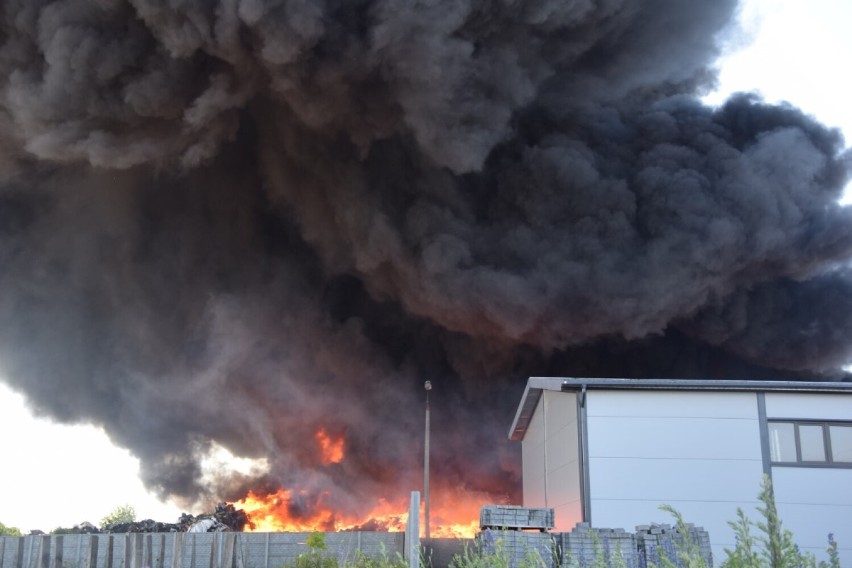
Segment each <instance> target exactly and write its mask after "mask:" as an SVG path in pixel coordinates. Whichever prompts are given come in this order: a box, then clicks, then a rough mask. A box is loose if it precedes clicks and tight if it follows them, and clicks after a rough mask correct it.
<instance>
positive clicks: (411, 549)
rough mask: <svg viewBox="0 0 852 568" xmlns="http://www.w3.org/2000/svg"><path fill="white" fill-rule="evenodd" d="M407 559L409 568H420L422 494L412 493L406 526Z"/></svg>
mask: <svg viewBox="0 0 852 568" xmlns="http://www.w3.org/2000/svg"><path fill="white" fill-rule="evenodd" d="M405 557H406V558H407V559H408V566H409V568H419V566H420V492H419V491H412V492H411V503H410V504H409V506H408V522H407V523H406V525H405Z"/></svg>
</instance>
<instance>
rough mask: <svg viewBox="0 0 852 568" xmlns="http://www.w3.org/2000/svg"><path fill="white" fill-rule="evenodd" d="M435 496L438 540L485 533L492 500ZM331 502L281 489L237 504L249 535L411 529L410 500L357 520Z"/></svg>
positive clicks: (382, 505)
mask: <svg viewBox="0 0 852 568" xmlns="http://www.w3.org/2000/svg"><path fill="white" fill-rule="evenodd" d="M434 497H435V499H434V501H432V506H431V514H430V516H431V525H432V530H431V536H433V537H453V538H471V537H473V535H474V533H476V531H477V530H479V509H480V508H481V507H482V505H485V504H486V503H491V502H493V498H489V497H488V496H487V495H480V494H470V493H467V492H464V491H454V490H450V491H442V490H438V491H436V492H435V494H434ZM329 501H331V495H330V494H328V493H322V494H320V495H319V496H311V495H309V494H308V493H307V492H299V491H289V490H286V489H279V490H278V491H276V492H275V493H270V494H268V495H259V494H256V493H254V492H252V491H249V493H248V495H246V496H245V497H244V498H243V499H241V500H239V501H237V502H235V503H233V505H234V506H235V507H237V508H238V509H242V510H244V511H245V512H246V514H247V515H248V516H249V519H250V520H251V528H248V529H246V530H249V531H257V532H313V531H323V532H332V531H352V530H363V531H390V532H400V531H404V530H405V524H406V522H407V521H408V503H407V501H406V499H405V498H401V499H399V500H396V501H388V500H386V499H381V500H379V502H378V503H376V504H375V506H374V507H373V508H372V509H371V510H369V511H368V512H366V513H365V514H363V515H357V516H356V515H348V514H345V513H341V512H336V511H334V509H333V508H332V507H331V506H330V505H329ZM421 518H422V510H421ZM422 533H423V529H422V528H421V535H422Z"/></svg>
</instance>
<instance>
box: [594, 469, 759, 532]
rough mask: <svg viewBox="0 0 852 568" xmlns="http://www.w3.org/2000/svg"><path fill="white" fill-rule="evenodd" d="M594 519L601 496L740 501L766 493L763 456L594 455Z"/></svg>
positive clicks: (632, 498) (631, 499)
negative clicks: (716, 458) (658, 457)
mask: <svg viewBox="0 0 852 568" xmlns="http://www.w3.org/2000/svg"><path fill="white" fill-rule="evenodd" d="M589 477H590V484H591V497H592V518H593V519H594V517H595V512H594V509H595V502H596V500H597V499H624V500H628V501H637V500H638V501H651V502H653V503H654V504H655V506H658V505H660V504H662V503H665V502H667V501H669V500H676V501H692V500H698V501H716V502H719V503H731V504H732V505H733V506H734V508H735V509H736V505H737V504H738V503H742V502H748V501H753V500H754V499H755V498H756V497H757V493H758V491H760V480H761V479H762V477H763V464H762V462H761V461H760V459H757V460H728V461H723V460H681V459H636V458H601V457H597V458H591V457H590V458H589Z"/></svg>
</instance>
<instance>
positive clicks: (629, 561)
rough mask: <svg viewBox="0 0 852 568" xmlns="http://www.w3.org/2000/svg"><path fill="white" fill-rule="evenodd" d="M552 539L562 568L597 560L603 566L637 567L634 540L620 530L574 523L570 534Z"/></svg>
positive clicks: (637, 557) (583, 565)
mask: <svg viewBox="0 0 852 568" xmlns="http://www.w3.org/2000/svg"><path fill="white" fill-rule="evenodd" d="M553 536H554V540H555V542H556V543H557V549H558V550H559V559H560V565H561V566H562V567H564V568H582V567H585V566H594V565H596V564H597V560H598V558H599V557H603V559H604V560H605V562H606V565H607V566H624V567H625V568H640V566H641V563H640V558H639V553H638V550H637V547H636V539H635V538H634V536H633V535H632V534H631V533H629V532H627V531H625V530H623V529H597V528H592V527H591V526H589V524H588V523H577V526H576V527H574V530H572V531H571V532H570V533H558V534H555V535H553Z"/></svg>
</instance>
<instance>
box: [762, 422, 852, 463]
mask: <svg viewBox="0 0 852 568" xmlns="http://www.w3.org/2000/svg"><path fill="white" fill-rule="evenodd" d="M768 425H769V456H770V459H771V461H772V463H773V464H776V465H804V466H822V467H826V466H834V467H852V423H845V422H813V421H780V420H778V421H771V422H769V424H768Z"/></svg>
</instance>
